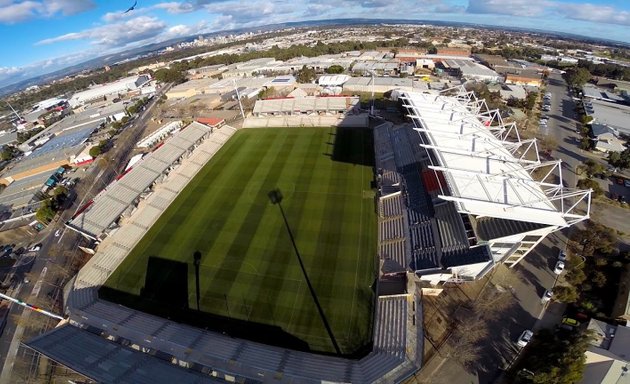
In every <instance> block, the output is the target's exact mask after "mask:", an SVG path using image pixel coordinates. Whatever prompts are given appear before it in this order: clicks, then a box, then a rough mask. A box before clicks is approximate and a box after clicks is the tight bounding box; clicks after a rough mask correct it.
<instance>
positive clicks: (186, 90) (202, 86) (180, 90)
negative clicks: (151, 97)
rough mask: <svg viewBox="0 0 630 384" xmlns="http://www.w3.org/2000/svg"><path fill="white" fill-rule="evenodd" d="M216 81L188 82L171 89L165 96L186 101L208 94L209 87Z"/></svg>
mask: <svg viewBox="0 0 630 384" xmlns="http://www.w3.org/2000/svg"><path fill="white" fill-rule="evenodd" d="M218 81H219V80H217V79H213V78H203V79H196V80H188V81H186V82H184V83H181V84H177V85H176V86H174V87H172V88H171V89H169V90H168V92H166V93H165V95H166V97H167V98H168V99H187V98H189V97H193V96H196V95H204V94H206V93H209V92H208V91H209V90H210V86H211V85H212V84H214V83H216V82H218Z"/></svg>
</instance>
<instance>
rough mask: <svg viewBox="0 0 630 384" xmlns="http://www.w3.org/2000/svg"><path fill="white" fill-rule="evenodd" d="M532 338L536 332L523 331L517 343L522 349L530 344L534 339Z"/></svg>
mask: <svg viewBox="0 0 630 384" xmlns="http://www.w3.org/2000/svg"><path fill="white" fill-rule="evenodd" d="M532 336H534V332H532V331H530V330H529V329H528V330H525V331H523V333H521V337H519V338H518V340H517V341H516V345H517V346H519V347H521V348H523V347H525V346H527V344H529V342H530V340H531V339H532Z"/></svg>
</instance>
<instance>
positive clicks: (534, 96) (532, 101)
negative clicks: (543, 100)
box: [525, 92, 538, 111]
mask: <svg viewBox="0 0 630 384" xmlns="http://www.w3.org/2000/svg"><path fill="white" fill-rule="evenodd" d="M536 100H538V93H537V92H530V93H529V94H527V99H525V108H526V109H527V110H528V111H531V110H533V109H534V107H535V106H536Z"/></svg>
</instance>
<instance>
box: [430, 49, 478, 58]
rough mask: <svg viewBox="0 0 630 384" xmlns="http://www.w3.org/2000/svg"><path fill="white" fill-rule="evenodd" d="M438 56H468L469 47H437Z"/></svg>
mask: <svg viewBox="0 0 630 384" xmlns="http://www.w3.org/2000/svg"><path fill="white" fill-rule="evenodd" d="M437 55H438V56H465V57H467V56H470V48H460V47H438V49H437Z"/></svg>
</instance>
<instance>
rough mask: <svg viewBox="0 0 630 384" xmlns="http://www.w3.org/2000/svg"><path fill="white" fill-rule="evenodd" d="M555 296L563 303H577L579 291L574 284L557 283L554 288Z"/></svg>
mask: <svg viewBox="0 0 630 384" xmlns="http://www.w3.org/2000/svg"><path fill="white" fill-rule="evenodd" d="M553 297H554V299H555V300H558V301H560V302H562V303H575V302H576V301H577V299H578V292H577V289H576V288H575V287H574V286H572V285H568V286H567V285H556V286H555V287H554V288H553Z"/></svg>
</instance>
